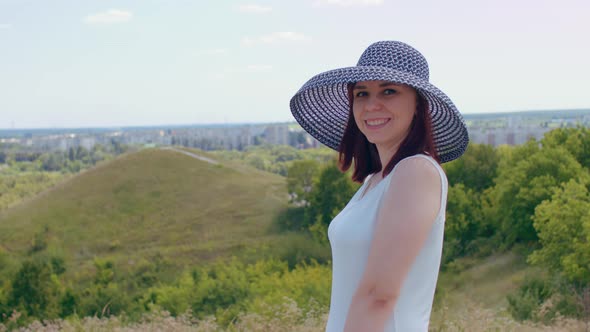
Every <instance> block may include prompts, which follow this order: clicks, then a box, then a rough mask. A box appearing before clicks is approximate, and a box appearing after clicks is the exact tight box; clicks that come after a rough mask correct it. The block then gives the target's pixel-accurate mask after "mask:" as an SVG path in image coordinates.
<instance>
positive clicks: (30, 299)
mask: <svg viewBox="0 0 590 332" xmlns="http://www.w3.org/2000/svg"><path fill="white" fill-rule="evenodd" d="M59 295H60V294H59V284H58V281H57V279H56V278H54V277H52V271H51V265H50V264H49V263H48V262H46V261H44V260H41V259H34V260H27V261H25V262H23V264H22V266H21V268H20V269H19V270H18V272H17V273H16V275H15V276H14V278H13V280H12V290H11V294H10V296H9V301H8V306H9V307H11V308H14V309H16V310H19V311H21V312H23V313H25V314H26V315H27V316H32V317H37V318H56V317H57V316H58V308H57V306H58V298H59Z"/></svg>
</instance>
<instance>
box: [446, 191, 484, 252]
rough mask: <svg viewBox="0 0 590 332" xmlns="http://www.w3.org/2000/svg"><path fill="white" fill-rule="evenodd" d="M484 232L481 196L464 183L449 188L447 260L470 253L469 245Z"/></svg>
mask: <svg viewBox="0 0 590 332" xmlns="http://www.w3.org/2000/svg"><path fill="white" fill-rule="evenodd" d="M484 231H485V230H484V224H483V222H482V216H481V208H480V200H479V194H478V193H476V192H474V190H473V189H470V188H466V187H465V186H464V185H463V184H462V183H458V184H456V185H454V186H451V187H449V193H448V203H447V212H446V221H445V258H446V260H447V261H449V260H452V259H453V258H456V257H460V256H462V255H464V254H466V253H468V249H469V245H470V244H471V243H472V241H474V240H475V239H477V237H479V236H481V235H482V234H483V233H484Z"/></svg>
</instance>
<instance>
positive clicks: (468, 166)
mask: <svg viewBox="0 0 590 332" xmlns="http://www.w3.org/2000/svg"><path fill="white" fill-rule="evenodd" d="M498 161H499V155H498V153H497V152H496V150H495V149H494V148H493V147H492V146H491V145H485V144H469V145H468V147H467V151H465V153H464V154H463V156H461V158H459V159H455V160H453V161H451V162H449V163H445V164H443V167H444V170H445V173H446V174H447V178H448V180H449V183H450V184H453V185H455V184H462V185H463V186H464V187H465V188H467V189H470V190H472V191H473V192H478V193H481V192H483V190H485V189H486V188H489V187H491V186H492V185H493V184H494V179H495V178H496V175H497V172H498Z"/></svg>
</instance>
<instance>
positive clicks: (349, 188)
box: [304, 162, 358, 243]
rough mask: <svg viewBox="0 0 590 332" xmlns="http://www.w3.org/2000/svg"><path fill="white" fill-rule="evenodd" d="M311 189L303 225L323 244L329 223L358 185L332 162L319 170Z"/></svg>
mask: <svg viewBox="0 0 590 332" xmlns="http://www.w3.org/2000/svg"><path fill="white" fill-rule="evenodd" d="M313 188H314V190H312V191H311V194H310V205H309V207H307V208H306V210H305V217H304V223H305V224H304V225H305V226H308V227H309V228H310V230H311V231H312V234H313V235H314V237H315V238H316V239H317V240H318V241H319V242H320V243H325V242H326V241H327V229H328V225H329V224H330V221H332V219H333V218H334V217H335V216H336V215H337V214H338V213H339V212H340V210H342V209H343V208H344V206H345V205H346V204H347V203H348V201H349V200H350V198H351V197H352V196H353V195H354V192H355V191H356V190H357V188H358V185H356V184H354V183H353V182H352V180H351V179H350V178H349V177H348V176H347V175H346V174H345V173H342V172H341V171H340V169H339V168H338V166H337V165H336V163H335V162H334V163H330V164H328V165H326V166H325V167H324V168H323V169H322V170H321V172H320V175H319V177H318V180H317V182H316V183H315V184H314V186H313Z"/></svg>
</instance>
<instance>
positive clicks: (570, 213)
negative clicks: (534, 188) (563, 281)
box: [529, 179, 590, 285]
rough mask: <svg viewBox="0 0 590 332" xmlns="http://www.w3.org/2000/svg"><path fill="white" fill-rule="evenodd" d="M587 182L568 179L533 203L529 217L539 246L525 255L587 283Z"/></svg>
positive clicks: (589, 271) (589, 280)
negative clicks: (538, 201)
mask: <svg viewBox="0 0 590 332" xmlns="http://www.w3.org/2000/svg"><path fill="white" fill-rule="evenodd" d="M587 185H588V182H586V184H584V183H581V182H579V181H578V180H574V179H572V180H570V181H569V182H567V183H566V184H564V185H563V186H561V187H560V188H559V189H558V190H557V191H556V192H555V193H554V194H553V196H552V197H551V200H546V201H544V202H543V203H541V204H540V205H539V206H538V207H537V209H536V210H535V215H534V217H533V220H534V226H535V229H536V230H537V233H538V235H539V242H540V244H541V248H540V249H538V250H536V251H535V252H533V253H532V254H531V255H530V256H529V261H530V262H531V263H533V264H537V265H542V266H545V267H547V268H549V269H550V270H552V271H554V272H557V273H560V274H563V275H564V276H565V277H566V278H567V279H568V280H569V281H570V282H573V283H575V284H577V285H590V193H589V190H588V188H587V187H586V186H587Z"/></svg>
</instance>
